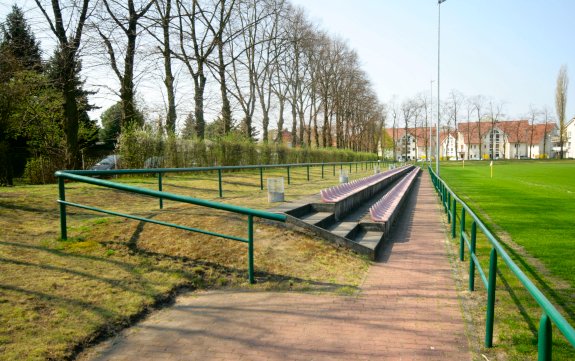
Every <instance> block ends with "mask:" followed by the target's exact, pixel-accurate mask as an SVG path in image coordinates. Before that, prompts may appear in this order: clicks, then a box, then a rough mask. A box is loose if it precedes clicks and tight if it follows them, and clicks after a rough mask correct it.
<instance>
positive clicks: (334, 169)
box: [333, 164, 335, 177]
mask: <svg viewBox="0 0 575 361" xmlns="http://www.w3.org/2000/svg"><path fill="white" fill-rule="evenodd" d="M333 176H334V177H335V164H334V165H333Z"/></svg>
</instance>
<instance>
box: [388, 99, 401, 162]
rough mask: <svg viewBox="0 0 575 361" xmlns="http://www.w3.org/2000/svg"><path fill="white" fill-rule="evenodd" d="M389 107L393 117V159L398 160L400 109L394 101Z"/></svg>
mask: <svg viewBox="0 0 575 361" xmlns="http://www.w3.org/2000/svg"><path fill="white" fill-rule="evenodd" d="M389 109H390V113H391V119H392V128H391V134H392V141H393V160H394V161H396V160H397V136H398V134H397V126H398V123H399V111H398V109H397V104H396V103H395V102H394V101H392V102H391V105H390V107H389Z"/></svg>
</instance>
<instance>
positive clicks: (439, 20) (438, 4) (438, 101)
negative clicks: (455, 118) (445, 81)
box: [435, 0, 445, 176]
mask: <svg viewBox="0 0 575 361" xmlns="http://www.w3.org/2000/svg"><path fill="white" fill-rule="evenodd" d="M442 2H445V0H437V11H438V17H437V134H436V136H437V139H436V144H437V156H436V159H435V171H436V173H437V175H438V176H439V148H440V144H439V143H440V139H439V121H440V118H441V102H440V95H439V94H440V93H439V80H440V79H439V75H440V72H439V70H440V68H439V64H440V62H439V55H440V53H441V52H440V49H441V48H440V44H441V36H440V35H441V3H442Z"/></svg>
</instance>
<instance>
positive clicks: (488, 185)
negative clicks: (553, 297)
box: [441, 161, 575, 286]
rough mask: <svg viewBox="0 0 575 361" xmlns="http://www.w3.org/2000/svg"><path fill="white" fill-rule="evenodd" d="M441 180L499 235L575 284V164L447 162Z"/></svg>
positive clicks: (568, 162) (552, 162)
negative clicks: (491, 174)
mask: <svg viewBox="0 0 575 361" xmlns="http://www.w3.org/2000/svg"><path fill="white" fill-rule="evenodd" d="M441 176H442V178H444V179H445V180H446V181H447V183H448V184H449V185H450V187H451V188H452V189H454V190H455V191H456V193H457V194H458V195H459V196H460V197H461V198H463V199H464V200H465V201H466V202H467V203H468V204H469V205H470V206H472V208H474V209H476V210H477V211H478V213H479V214H480V215H481V216H482V217H484V220H485V221H487V223H489V224H490V225H491V226H492V227H494V228H493V230H494V231H496V232H497V233H501V231H503V232H505V233H507V234H508V235H509V236H510V237H511V239H512V240H513V242H515V243H517V244H518V245H520V246H522V247H524V248H525V250H526V251H527V252H528V253H529V254H531V255H532V256H534V257H536V258H538V259H539V260H541V261H542V262H543V264H544V265H545V267H547V268H548V269H549V270H551V272H552V273H553V274H555V275H557V276H560V277H561V278H564V279H565V280H568V281H569V282H570V283H571V285H572V286H575V257H573V255H575V161H563V162H555V161H518V162H505V161H499V162H494V165H493V178H491V177H490V169H489V162H467V163H466V164H465V166H464V167H462V163H461V162H457V163H451V164H450V163H447V164H446V165H445V166H444V167H443V168H442V169H441Z"/></svg>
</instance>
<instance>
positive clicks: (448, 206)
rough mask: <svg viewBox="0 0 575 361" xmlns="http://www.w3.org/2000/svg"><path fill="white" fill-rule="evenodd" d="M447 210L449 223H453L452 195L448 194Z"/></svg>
mask: <svg viewBox="0 0 575 361" xmlns="http://www.w3.org/2000/svg"><path fill="white" fill-rule="evenodd" d="M446 203H447V204H446V205H445V207H446V208H445V210H446V211H447V223H453V219H452V217H451V193H449V192H447V200H446Z"/></svg>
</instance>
